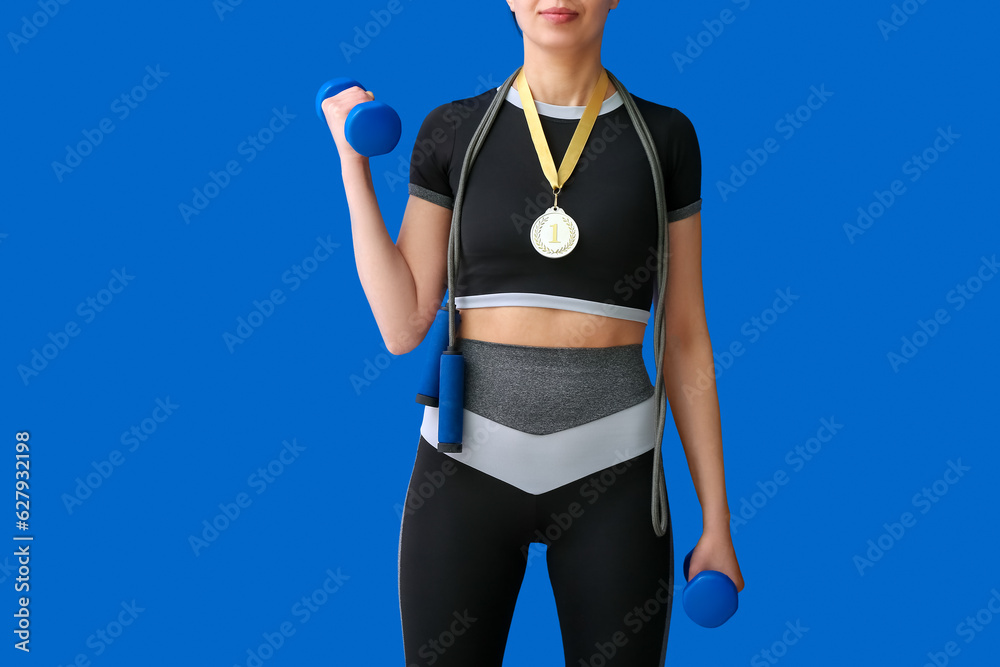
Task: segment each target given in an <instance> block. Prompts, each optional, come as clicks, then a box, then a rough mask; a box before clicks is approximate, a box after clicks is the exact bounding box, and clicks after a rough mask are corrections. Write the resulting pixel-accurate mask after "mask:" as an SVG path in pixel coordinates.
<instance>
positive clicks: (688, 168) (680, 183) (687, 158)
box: [663, 109, 701, 222]
mask: <svg viewBox="0 0 1000 667" xmlns="http://www.w3.org/2000/svg"><path fill="white" fill-rule="evenodd" d="M667 153H668V154H667V162H666V164H664V165H663V171H664V178H665V180H666V197H667V222H676V221H677V220H683V219H684V218H687V217H690V216H692V215H694V214H695V213H698V212H699V211H701V148H700V147H699V145H698V135H697V134H696V133H695V131H694V125H693V124H692V123H691V120H690V119H689V118H688V117H687V116H685V115H684V114H683V113H681V112H680V111H679V110H677V109H673V111H672V112H671V115H670V122H669V127H668V129H667Z"/></svg>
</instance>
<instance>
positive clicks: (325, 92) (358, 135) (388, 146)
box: [316, 77, 402, 157]
mask: <svg viewBox="0 0 1000 667" xmlns="http://www.w3.org/2000/svg"><path fill="white" fill-rule="evenodd" d="M351 86H358V87H359V88H361V89H362V90H367V88H365V87H364V86H362V85H361V84H360V83H358V82H357V81H355V80H353V79H347V78H343V77H341V78H339V79H331V80H330V81H327V82H326V83H324V84H323V85H322V86H320V88H319V92H318V93H316V115H317V116H319V118H320V120H322V121H324V122H325V121H326V116H325V115H323V100H325V99H326V98H328V97H333V96H334V95H336V94H337V93H339V92H341V91H343V90H347V89H348V88H350V87H351ZM401 133H402V124H401V123H400V121H399V114H397V113H396V112H395V111H393V109H392V107H390V106H389V105H388V104H384V103H382V102H379V101H377V100H372V101H370V102H362V103H361V104H358V105H356V106H355V107H354V108H353V109H351V112H350V113H349V114H347V122H346V123H345V125H344V134H345V136H346V137H347V143H349V144H350V145H351V148H353V149H354V150H356V151H357V152H358V153H360V154H361V155H364V156H365V157H372V156H373V155H385V154H386V153H389V152H391V151H392V149H393V148H395V147H396V144H397V143H399V135H400V134H401Z"/></svg>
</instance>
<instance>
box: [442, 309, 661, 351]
mask: <svg viewBox="0 0 1000 667" xmlns="http://www.w3.org/2000/svg"><path fill="white" fill-rule="evenodd" d="M459 313H460V315H461V320H460V321H459V326H458V336H459V337H461V338H471V339H476V340H484V341H489V342H492V343H507V344H509V345H533V346H537V347H611V346H612V345H630V344H634V343H640V344H641V343H642V341H643V337H644V336H645V333H646V325H645V324H644V323H642V322H633V321H631V320H623V319H619V318H615V317H605V316H603V315H590V314H588V313H578V312H575V311H571V310H558V309H555V308H537V307H533V306H532V307H528V306H493V307H489V308H465V309H460V310H459Z"/></svg>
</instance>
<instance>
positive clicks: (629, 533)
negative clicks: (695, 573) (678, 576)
mask: <svg viewBox="0 0 1000 667" xmlns="http://www.w3.org/2000/svg"><path fill="white" fill-rule="evenodd" d="M652 465H653V452H652V450H650V451H647V452H645V453H644V454H640V455H638V456H635V457H633V458H631V459H628V460H626V461H623V462H621V463H619V464H617V465H613V466H610V467H608V468H605V469H603V470H600V471H598V472H596V473H593V474H592V475H588V476H585V477H583V478H580V479H578V480H576V481H574V482H570V483H568V484H564V485H563V486H560V487H558V488H556V489H553V490H551V491H548V492H546V493H542V494H540V495H532V494H530V493H526V492H524V491H522V490H520V489H518V488H516V487H514V486H512V485H510V484H508V483H506V482H503V481H501V480H499V479H496V478H494V477H491V476H490V475H487V474H485V473H483V472H480V471H479V470H476V469H475V468H472V467H470V466H468V465H466V464H464V463H462V462H460V461H456V460H454V459H452V458H451V457H449V456H447V455H446V454H443V453H441V452H438V451H437V449H436V448H435V447H434V446H433V445H431V444H430V443H429V442H427V440H425V439H424V438H423V437H422V436H421V437H420V439H419V442H418V445H417V455H416V461H415V463H414V466H413V474H412V476H411V477H410V483H409V488H408V490H407V496H406V504H405V508H404V512H403V518H402V525H401V527H400V542H399V601H400V611H401V616H402V625H403V649H404V652H405V656H406V667H418V666H424V665H428V666H429V665H435V666H436V667H458V666H461V667H501V665H502V663H503V655H504V648H505V646H506V643H507V635H508V632H509V630H510V623H511V619H512V617H513V614H514V605H515V603H516V601H517V595H518V591H519V590H520V588H521V582H522V580H523V578H524V572H525V568H526V567H527V564H528V559H530V558H538V557H539V555H538V554H537V553H536V552H535V550H529V549H530V543H531V542H540V543H543V544H546V545H547V546H548V549H547V552H546V562H547V565H548V572H549V579H550V581H551V584H552V590H553V593H554V595H555V602H556V610H557V612H558V615H559V627H560V631H561V633H562V641H563V649H564V652H565V657H566V666H567V667H570V666H572V667H600V666H602V665H608V666H611V665H623V666H628V667H654V666H657V667H662V665H663V664H664V659H665V657H666V651H667V635H668V631H669V627H670V611H671V604H672V601H673V539H672V537H673V536H672V526H670V529H669V530H668V532H667V534H665V535H664V536H663V537H657V536H656V534H655V533H654V532H653V526H652V523H651V520H650V483H651V482H650V480H651V479H652Z"/></svg>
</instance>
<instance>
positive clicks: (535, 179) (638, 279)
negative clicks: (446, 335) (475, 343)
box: [409, 86, 701, 323]
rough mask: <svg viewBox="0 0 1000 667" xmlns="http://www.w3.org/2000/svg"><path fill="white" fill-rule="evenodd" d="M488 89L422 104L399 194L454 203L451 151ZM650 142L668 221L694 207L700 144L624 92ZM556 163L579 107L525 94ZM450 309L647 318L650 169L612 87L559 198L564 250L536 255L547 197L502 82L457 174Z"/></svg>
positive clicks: (674, 120)
mask: <svg viewBox="0 0 1000 667" xmlns="http://www.w3.org/2000/svg"><path fill="white" fill-rule="evenodd" d="M497 90H498V89H492V88H491V89H489V90H487V91H485V92H484V93H482V94H480V95H476V96H474V97H468V98H465V99H461V100H455V101H452V102H448V103H446V104H442V105H441V106H439V107H437V108H435V109H433V110H432V111H431V112H430V113H429V114H427V117H426V118H425V119H424V121H423V124H422V125H421V127H420V131H419V132H418V134H417V138H416V141H415V143H414V147H413V154H412V157H411V159H410V183H409V193H410V194H411V195H414V196H416V197H420V198H421V199H425V200H427V201H430V202H433V203H435V204H439V205H441V206H444V207H446V208H454V201H455V193H456V192H457V190H458V181H459V177H460V175H461V170H462V160H463V158H464V157H465V152H466V149H467V148H468V145H469V142H470V141H471V139H472V135H473V133H474V132H475V131H476V128H477V127H478V126H479V122H480V121H481V120H482V118H483V116H484V115H485V113H486V109H487V108H488V107H489V104H490V102H491V101H492V100H493V97H494V96H495V95H496V92H497ZM632 98H633V99H634V100H635V103H636V106H637V107H638V109H639V112H640V113H641V114H642V117H643V119H644V120H645V122H646V125H647V126H648V127H649V131H650V134H652V136H653V141H654V143H655V144H656V147H657V152H658V154H659V157H660V164H661V167H662V171H663V176H664V179H665V181H666V184H665V194H666V204H667V221H668V222H674V221H677V220H681V219H683V218H687V217H689V216H692V215H694V214H695V213H698V212H699V211H700V210H701V151H700V148H699V145H698V137H697V135H696V134H695V130H694V126H693V125H692V124H691V121H690V120H689V119H688V118H687V116H685V115H684V114H683V113H681V112H680V111H679V110H677V109H674V108H672V107H667V106H663V105H660V104H656V103H655V102H650V101H647V100H644V99H642V98H640V97H637V96H635V95H632ZM535 106H536V108H537V110H538V114H539V119H540V121H541V124H542V129H543V130H544V132H545V137H546V139H547V141H548V144H549V149H550V151H551V153H552V158H553V159H554V160H555V165H556V167H557V168H558V167H559V165H560V163H561V162H562V157H563V155H564V154H565V152H566V149H567V147H568V146H569V142H570V139H572V137H573V132H574V131H575V130H576V126H577V124H578V122H579V119H580V117H581V116H582V115H583V110H584V107H582V106H560V105H553V104H546V103H544V102H538V101H536V102H535ZM467 179H468V182H467V184H466V190H465V199H464V205H463V210H462V223H461V224H462V229H461V234H460V237H459V238H460V243H461V252H460V259H459V265H458V272H457V274H456V280H455V286H454V287H455V307H456V308H458V309H463V308H479V307H485V306H538V307H544V308H558V309H562V310H573V311H578V312H584V313H593V314H598V315H604V316H607V317H616V318H621V319H626V320H633V321H636V322H643V323H646V322H647V321H648V320H649V317H650V308H651V306H652V303H653V295H654V291H655V288H656V259H657V257H656V256H657V253H656V243H657V240H658V234H659V229H658V227H657V218H656V195H655V192H654V190H653V175H652V171H651V167H650V164H649V159H648V157H647V156H646V152H645V150H644V149H643V147H642V144H641V143H640V141H639V136H638V134H637V133H636V131H635V129H634V127H633V126H632V121H631V119H630V118H629V115H628V111H627V109H626V108H625V106H624V103H623V101H622V98H621V95H620V94H619V92H618V91H615V93H614V94H613V95H611V97H609V98H608V99H606V100H604V102H603V104H602V105H601V110H600V113H599V115H598V117H597V121H596V122H595V124H594V128H593V130H592V131H591V133H590V137H589V138H588V140H587V145H586V147H585V148H584V151H583V154H582V155H581V156H580V160H579V162H578V163H577V165H576V168H575V169H574V170H573V173H572V174H571V176H570V178H569V180H568V181H567V182H566V183H564V184H563V188H562V189H561V190H560V192H559V206H560V208H562V209H564V210H565V211H566V213H567V214H568V215H570V216H571V217H572V218H573V219H574V220H575V221H576V223H577V225H578V226H579V228H580V236H579V241H578V242H577V245H576V247H575V248H574V249H573V251H572V252H570V253H569V254H568V255H566V256H564V257H559V258H550V257H544V256H542V255H541V254H539V253H538V252H537V251H536V250H535V249H534V247H533V246H532V243H531V240H530V238H529V233H530V231H531V226H532V223H534V221H535V218H536V217H538V216H539V215H540V214H541V213H543V212H544V211H545V209H547V208H548V207H549V206H552V203H553V197H552V187H551V185H550V184H549V182H548V180H547V179H546V178H545V175H544V173H543V172H542V168H541V164H540V163H539V160H538V156H537V154H536V152H535V146H534V144H533V143H532V140H531V134H530V131H529V130H528V124H527V121H526V119H525V117H524V110H523V108H522V107H521V98H520V95H519V94H518V91H517V89H516V88H514V87H513V86H511V87H510V89H509V90H508V94H507V99H506V100H505V102H504V103H503V105H502V107H501V108H500V111H499V113H498V114H497V117H496V119H495V121H494V124H493V127H492V128H491V129H490V132H489V134H488V135H487V137H486V140H485V141H484V142H483V145H482V148H481V149H480V152H479V154H478V155H477V156H476V161H475V163H474V164H473V165H472V169H471V171H470V172H469V175H468V177H467Z"/></svg>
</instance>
